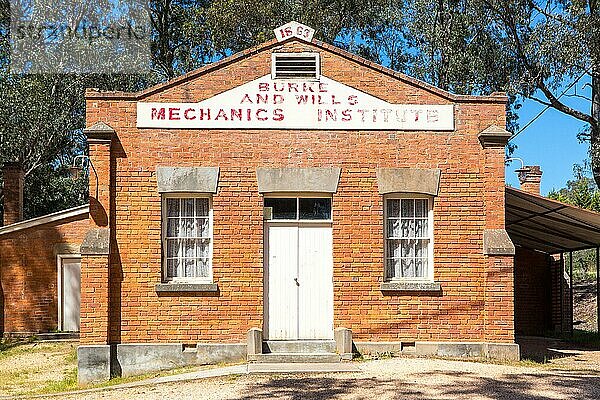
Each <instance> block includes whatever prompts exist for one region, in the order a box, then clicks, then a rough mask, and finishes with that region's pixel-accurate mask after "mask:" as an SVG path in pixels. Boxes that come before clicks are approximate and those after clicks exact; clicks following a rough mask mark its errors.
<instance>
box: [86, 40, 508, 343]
mask: <svg viewBox="0 0 600 400" xmlns="http://www.w3.org/2000/svg"><path fill="white" fill-rule="evenodd" d="M284 47H287V48H289V49H292V50H310V49H311V48H310V46H308V45H301V44H298V43H294V42H292V43H288V44H285V45H284ZM318 50H319V51H321V60H322V71H323V74H324V75H326V76H327V77H329V78H331V79H335V80H338V81H340V82H342V83H345V84H347V85H350V86H353V87H355V88H357V89H359V90H362V91H365V92H367V93H370V94H373V95H375V96H377V97H379V98H382V99H384V100H387V101H390V102H392V103H413V104H414V103H432V104H446V103H449V102H450V101H449V100H448V99H446V98H442V97H439V96H438V95H436V94H435V93H433V92H432V91H429V90H426V89H423V88H420V87H417V86H414V85H413V84H411V83H410V82H407V81H401V80H398V79H397V78H394V77H392V76H389V75H385V74H382V73H381V72H378V71H375V70H373V69H370V68H367V67H365V66H364V65H362V64H360V63H358V62H356V61H352V60H349V59H345V58H343V57H341V56H339V55H336V54H333V53H328V52H326V51H324V50H322V49H318ZM268 73H270V51H269V49H267V50H266V51H262V52H258V53H255V54H252V55H251V56H249V57H247V58H243V59H240V60H239V61H238V62H237V63H236V64H232V65H225V66H224V67H222V68H221V69H219V70H216V71H214V72H210V73H208V74H206V75H203V76H202V77H199V78H195V79H190V80H187V81H186V80H184V81H182V82H181V83H180V84H178V85H177V86H173V87H171V88H169V89H167V90H165V91H162V92H160V93H156V94H153V95H150V96H149V97H146V98H144V101H200V100H202V99H205V98H208V97H211V96H213V95H215V94H217V93H220V92H223V91H225V90H228V89H231V88H233V87H235V86H238V85H240V84H243V83H245V82H248V81H250V80H252V79H255V78H258V77H260V76H263V75H266V74H268ZM455 115H456V127H457V129H456V131H455V132H398V131H397V132H387V131H276V130H269V131H252V130H239V131H236V130H221V131H218V130H161V129H137V128H136V127H135V125H136V113H135V101H117V100H115V99H108V98H107V99H102V98H100V97H94V95H91V96H89V98H88V101H87V125H88V126H90V125H92V124H93V123H95V122H97V121H104V122H106V123H108V124H109V125H111V126H112V127H113V128H115V130H116V132H117V137H118V139H115V140H113V150H112V151H113V153H112V154H113V155H112V157H113V164H114V177H113V179H114V183H115V186H114V192H113V193H112V204H113V205H112V206H111V208H112V209H113V210H114V214H113V215H112V216H111V219H112V220H113V221H114V236H115V242H114V243H113V248H112V250H111V251H112V253H113V254H112V256H111V260H112V261H111V285H112V288H111V290H112V292H113V293H115V292H116V293H117V294H115V295H114V296H111V308H112V311H111V314H112V315H115V316H119V320H118V321H117V322H116V324H117V325H116V326H115V321H114V319H113V320H111V323H112V327H111V329H112V334H111V340H112V341H119V340H120V341H122V342H141V341H144V342H148V341H154V342H164V341H170V342H185V343H194V342H197V341H230V342H238V341H243V340H245V334H246V331H247V330H248V329H249V328H251V327H261V326H262V318H263V221H262V196H261V195H259V193H258V188H257V183H256V174H255V170H256V168H257V167H264V166H269V167H278V166H290V167H316V166H319V167H326V166H340V167H341V168H342V173H341V177H340V182H339V187H338V192H337V193H336V194H334V196H333V219H334V223H333V237H334V244H333V257H334V311H335V316H334V321H335V326H336V327H338V326H344V327H348V328H350V329H352V331H353V333H354V338H355V339H356V340H379V341H384V340H385V341H389V340H454V341H459V340H462V341H466V340H469V341H473V340H490V341H507V342H511V341H512V340H513V322H512V302H513V294H512V290H513V287H512V280H513V277H512V258H511V257H499V258H497V257H487V256H484V255H483V251H482V244H483V230H484V228H486V227H487V228H493V227H503V218H504V201H503V195H504V168H503V164H502V160H503V156H504V154H503V151H501V150H500V151H492V152H491V153H490V154H489V155H488V159H489V160H491V162H493V164H492V166H491V167H490V166H487V167H486V162H485V161H484V158H485V154H484V150H483V149H482V147H481V144H480V143H479V140H478V138H477V134H478V133H479V132H480V131H482V130H483V129H485V128H487V127H488V126H490V125H492V124H496V125H499V126H504V123H505V110H504V103H503V102H502V100H497V101H491V100H488V101H487V102H484V101H480V102H467V101H466V100H465V102H461V103H457V104H456V111H455ZM495 158H498V159H497V160H496V159H495ZM157 166H219V167H220V168H221V170H220V179H219V188H218V193H217V194H216V195H214V196H213V207H214V249H213V273H214V280H215V282H216V283H218V285H219V288H220V293H219V294H218V295H217V296H207V295H202V294H193V295H184V294H170V295H160V296H159V295H158V294H157V293H156V291H155V288H154V286H155V284H157V283H159V282H160V281H161V241H160V239H161V221H160V218H161V212H160V206H161V203H160V200H161V199H160V195H159V194H158V192H157V182H156V176H155V170H156V167H157ZM378 167H413V168H440V169H441V170H442V174H441V185H440V193H439V196H438V197H437V198H436V199H435V202H434V226H435V228H434V229H435V233H434V242H435V245H434V262H435V267H434V277H435V280H436V281H439V282H441V284H442V288H443V293H442V294H441V295H435V294H427V293H408V294H404V295H397V294H395V295H386V294H383V293H382V292H381V290H380V284H381V282H382V280H383V222H382V221H383V201H382V197H381V195H379V194H378V191H377V180H376V168H378ZM496 186H497V187H496ZM490 191H491V192H492V193H491V194H490V193H489V192H490ZM498 265H499V266H500V267H499V269H500V271H501V272H500V273H498V272H497V271H496V273H495V277H492V276H491V275H489V274H486V271H488V270H490V271H491V269H495V268H498ZM498 284H501V285H503V286H502V287H503V288H504V290H505V292H504V293H503V295H502V296H494V295H493V290H492V289H493V288H495V287H497V285H498ZM486 300H490V301H489V304H488V307H487V310H486ZM492 300H493V301H492ZM486 325H487V326H488V327H489V329H488V328H487V327H486ZM83 340H85V338H84V339H83Z"/></svg>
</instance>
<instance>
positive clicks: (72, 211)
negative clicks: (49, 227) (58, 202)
mask: <svg viewBox="0 0 600 400" xmlns="http://www.w3.org/2000/svg"><path fill="white" fill-rule="evenodd" d="M89 212H90V206H89V205H88V204H85V205H83V206H78V207H73V208H69V209H66V210H63V211H58V212H55V213H52V214H47V215H43V216H41V217H37V218H31V219H28V220H25V221H20V222H16V223H14V224H10V225H5V226H0V236H2V235H6V234H9V233H14V232H18V231H22V230H24V229H29V228H34V227H37V226H40V225H44V224H49V223H53V222H60V221H64V220H67V219H70V218H74V217H83V216H84V215H86V214H89ZM82 219H83V218H82Z"/></svg>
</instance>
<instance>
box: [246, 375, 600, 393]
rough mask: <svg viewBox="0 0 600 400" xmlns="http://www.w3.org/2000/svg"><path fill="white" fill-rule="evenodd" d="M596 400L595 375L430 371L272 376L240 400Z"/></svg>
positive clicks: (598, 379) (599, 379)
mask: <svg viewBox="0 0 600 400" xmlns="http://www.w3.org/2000/svg"><path fill="white" fill-rule="evenodd" d="M272 398H284V399H294V400H295V399H297V400H300V399H302V400H320V399H328V398H338V399H372V400H381V399H409V400H410V399H425V398H443V399H470V400H475V399H510V400H521V399H523V400H525V399H528V400H530V399H533V400H545V399H557V398H565V399H597V398H600V376H589V375H583V374H569V373H561V374H544V373H540V374H519V375H506V376H503V377H501V378H487V377H480V376H477V375H475V374H470V373H460V372H448V371H433V372H428V373H418V374H413V375H409V376H407V377H403V378H399V379H389V380H388V379H377V378H351V377H350V378H341V377H340V378H325V377H306V378H297V377H296V378H292V377H290V378H286V377H277V378H272V379H269V380H267V381H264V382H261V383H251V384H249V385H248V386H247V387H246V388H245V390H244V393H242V397H241V399H272Z"/></svg>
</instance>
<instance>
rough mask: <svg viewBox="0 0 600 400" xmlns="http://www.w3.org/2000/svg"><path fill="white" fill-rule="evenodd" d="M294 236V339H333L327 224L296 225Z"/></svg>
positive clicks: (329, 245) (328, 231) (331, 260)
mask: <svg viewBox="0 0 600 400" xmlns="http://www.w3.org/2000/svg"><path fill="white" fill-rule="evenodd" d="M298 235H299V239H298V255H299V257H298V286H297V287H298V304H299V307H298V337H299V338H300V339H333V253H332V251H333V243H332V229H331V225H330V224H326V225H312V224H311V225H300V227H299V230H298Z"/></svg>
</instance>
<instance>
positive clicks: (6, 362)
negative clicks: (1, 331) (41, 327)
mask: <svg viewBox="0 0 600 400" xmlns="http://www.w3.org/2000/svg"><path fill="white" fill-rule="evenodd" d="M76 386H77V343H75V342H61V343H44V342H32V343H25V344H19V345H14V346H10V347H8V348H5V349H4V350H1V351H0V396H14V395H22V394H32V393H41V392H43V393H47V392H49V391H62V390H70V389H71V388H75V387H76Z"/></svg>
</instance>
